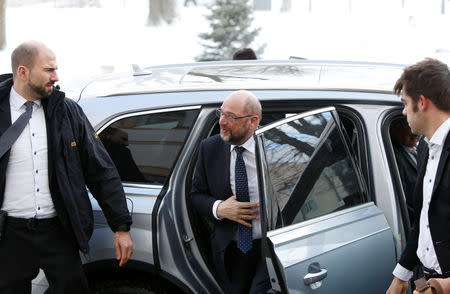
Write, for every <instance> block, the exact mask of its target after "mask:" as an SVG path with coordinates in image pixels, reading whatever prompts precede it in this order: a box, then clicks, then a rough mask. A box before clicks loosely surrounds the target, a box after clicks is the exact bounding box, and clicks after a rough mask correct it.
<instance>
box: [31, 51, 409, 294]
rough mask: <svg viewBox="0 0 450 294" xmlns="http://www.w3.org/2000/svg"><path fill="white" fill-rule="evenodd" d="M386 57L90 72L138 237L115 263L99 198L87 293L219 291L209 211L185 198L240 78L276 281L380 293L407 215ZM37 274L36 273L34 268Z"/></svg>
mask: <svg viewBox="0 0 450 294" xmlns="http://www.w3.org/2000/svg"><path fill="white" fill-rule="evenodd" d="M402 69H403V67H402V66H399V65H392V64H373V63H349V62H315V61H307V60H290V61H230V62H213V63H208V62H205V63H196V64H186V65H170V66H161V67H151V68H146V69H143V70H139V71H136V72H135V74H122V75H110V76H105V77H102V78H99V79H97V80H95V81H93V82H91V83H89V84H88V85H87V86H86V87H85V88H84V89H83V91H82V92H81V93H80V95H79V97H74V98H75V99H77V100H78V102H79V104H80V105H81V106H82V107H83V109H84V111H85V112H86V114H87V116H88V117H89V119H90V121H91V123H92V124H93V125H94V127H95V129H96V130H97V131H98V134H99V136H100V138H102V140H103V142H104V145H105V147H106V148H107V149H108V152H109V153H110V155H111V157H112V159H113V161H114V162H115V163H116V166H117V168H118V170H119V173H120V175H121V177H122V181H123V186H124V189H125V192H126V194H127V199H128V204H129V208H130V211H131V212H132V214H133V226H132V229H131V234H132V238H133V241H134V245H135V250H134V254H133V257H132V259H131V260H130V261H129V262H128V263H127V264H126V265H125V266H124V267H123V268H119V267H118V265H117V261H116V260H115V251H114V248H113V244H112V238H113V232H112V231H111V230H110V229H109V228H108V226H107V224H106V221H105V218H104V216H103V214H102V212H101V210H100V208H99V206H98V204H97V203H96V202H95V200H94V199H93V198H92V205H93V209H94V212H95V213H94V214H95V231H94V235H93V237H92V239H91V241H90V253H89V254H88V255H83V256H82V259H83V262H84V268H85V270H86V273H87V275H88V278H89V281H90V283H91V286H92V289H93V291H94V293H222V289H221V287H220V285H219V284H218V282H217V280H216V274H215V271H214V264H213V263H212V260H211V257H210V248H209V238H210V234H211V229H210V228H211V227H210V224H209V223H208V222H207V221H205V220H204V219H201V217H200V216H199V215H198V214H197V213H196V212H195V211H194V210H193V208H192V207H191V204H190V201H189V190H190V187H191V180H192V175H193V170H194V166H195V162H196V157H197V152H198V147H199V144H200V141H201V140H202V139H204V138H206V137H208V136H211V135H213V134H216V133H217V132H218V118H217V117H216V116H215V109H217V108H218V107H220V105H221V102H222V101H223V99H224V98H225V97H226V96H227V95H229V94H230V92H231V91H234V90H238V89H247V90H250V91H252V92H253V93H255V95H256V96H257V97H258V98H259V99H260V101H261V103H262V106H263V121H262V123H261V127H260V128H259V129H258V130H257V131H256V134H255V136H256V144H257V160H258V174H259V182H260V187H261V188H260V191H261V196H260V201H261V217H262V230H263V235H264V236H265V237H264V238H263V253H262V254H263V256H264V257H265V259H266V264H267V267H268V271H269V274H270V278H271V283H272V293H374V294H378V293H384V291H385V290H386V289H387V288H388V286H389V283H390V281H391V280H392V273H391V272H392V270H393V268H394V267H395V264H396V262H397V260H398V258H399V254H400V252H401V251H402V247H404V246H405V243H406V239H407V237H408V234H407V233H408V230H409V226H410V224H409V218H408V214H407V208H406V197H407V195H406V197H405V195H404V192H403V189H402V186H401V180H400V176H399V172H398V168H397V165H396V162H395V156H394V154H393V149H392V144H391V140H390V136H389V126H390V123H391V122H392V121H393V120H394V119H395V118H398V117H400V116H401V110H402V105H401V103H400V99H399V98H398V97H396V96H395V95H393V94H392V88H393V85H394V83H395V81H396V80H397V78H398V77H399V76H400V74H401V72H402ZM35 282H36V284H40V283H41V281H39V280H37V281H35Z"/></svg>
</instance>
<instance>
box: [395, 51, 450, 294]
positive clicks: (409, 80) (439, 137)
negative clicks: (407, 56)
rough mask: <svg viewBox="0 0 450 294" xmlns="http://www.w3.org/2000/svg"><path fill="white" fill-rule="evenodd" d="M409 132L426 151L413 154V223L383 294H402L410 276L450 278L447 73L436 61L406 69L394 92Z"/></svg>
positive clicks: (449, 88) (449, 96)
mask: <svg viewBox="0 0 450 294" xmlns="http://www.w3.org/2000/svg"><path fill="white" fill-rule="evenodd" d="M394 92H395V93H396V94H397V95H401V97H402V102H403V104H404V109H403V115H405V116H406V118H407V120H408V124H409V126H410V127H411V131H412V132H413V133H414V134H418V135H424V136H425V141H426V142H427V143H428V146H425V147H424V148H421V150H419V154H418V161H417V162H418V165H417V171H418V179H417V185H416V188H415V191H414V214H415V215H414V216H415V222H414V224H413V229H412V232H411V236H410V238H409V240H408V242H407V245H406V248H405V250H404V251H403V253H402V256H401V257H400V260H399V263H398V264H397V266H396V267H395V269H394V272H393V274H394V276H395V277H394V279H393V280H392V283H391V285H390V287H389V289H388V290H387V292H386V293H388V294H393V293H405V292H406V290H407V288H408V280H409V279H411V277H412V275H413V273H412V270H413V268H414V267H415V266H416V265H421V266H422V268H423V275H424V277H425V278H426V279H430V278H449V277H450V230H449V228H450V71H449V69H448V66H447V65H446V64H444V63H442V62H440V61H438V60H435V59H430V58H428V59H425V60H423V61H421V62H419V63H417V64H414V65H412V66H409V67H407V68H405V70H404V72H403V74H402V76H401V77H400V78H399V80H398V81H397V83H396V84H395V87H394Z"/></svg>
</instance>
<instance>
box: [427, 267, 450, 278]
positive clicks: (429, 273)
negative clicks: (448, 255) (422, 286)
mask: <svg viewBox="0 0 450 294" xmlns="http://www.w3.org/2000/svg"><path fill="white" fill-rule="evenodd" d="M422 269H423V275H424V276H425V278H426V279H427V280H428V279H431V278H434V279H442V278H448V277H450V273H448V272H446V273H443V274H440V273H438V272H437V271H435V270H434V269H430V268H427V267H425V266H423V265H422Z"/></svg>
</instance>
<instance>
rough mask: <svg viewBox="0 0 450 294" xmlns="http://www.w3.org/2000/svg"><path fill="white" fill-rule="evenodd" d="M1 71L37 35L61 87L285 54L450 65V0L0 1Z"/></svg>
mask: <svg viewBox="0 0 450 294" xmlns="http://www.w3.org/2000/svg"><path fill="white" fill-rule="evenodd" d="M0 9H1V10H0V73H6V72H10V71H11V69H10V54H11V51H12V50H13V49H14V48H15V47H16V46H17V45H18V44H20V43H21V42H23V41H26V40H30V39H34V40H39V41H42V42H44V43H46V44H47V45H48V46H49V47H50V48H51V49H52V50H53V51H54V52H55V53H56V56H57V61H58V65H59V70H58V72H59V76H60V85H61V87H62V88H63V89H65V88H67V90H68V89H69V88H71V87H72V86H74V85H76V84H77V83H79V82H80V81H83V82H84V81H86V80H89V79H91V78H92V77H94V76H96V75H99V74H103V73H112V72H123V71H131V69H132V64H137V65H139V66H140V67H141V68H143V67H146V66H153V65H161V64H172V63H190V62H194V61H197V60H210V59H216V60H226V59H231V53H232V52H233V50H235V49H236V48H239V47H251V48H253V49H254V50H255V51H257V55H258V59H268V60H280V59H288V58H289V57H297V58H306V59H322V60H349V61H353V60H355V61H378V62H389V63H402V64H408V63H414V62H416V61H418V60H420V59H423V58H424V57H434V58H438V59H440V60H442V61H444V62H446V63H450V38H449V37H448V32H449V31H450V0H0Z"/></svg>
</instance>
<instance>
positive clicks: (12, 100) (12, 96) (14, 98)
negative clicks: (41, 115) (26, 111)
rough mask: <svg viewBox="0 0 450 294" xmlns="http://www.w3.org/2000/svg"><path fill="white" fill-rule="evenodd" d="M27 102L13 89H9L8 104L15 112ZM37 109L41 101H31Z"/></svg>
mask: <svg viewBox="0 0 450 294" xmlns="http://www.w3.org/2000/svg"><path fill="white" fill-rule="evenodd" d="M27 101H28V100H27V99H25V98H23V97H22V96H21V95H19V93H17V92H16V90H14V87H11V92H10V93H9V104H10V105H11V107H12V108H13V109H15V110H19V109H20V108H21V107H22V106H23V104H24V103H25V102H27ZM33 102H34V104H35V105H37V107H41V99H38V100H35V101H33Z"/></svg>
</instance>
